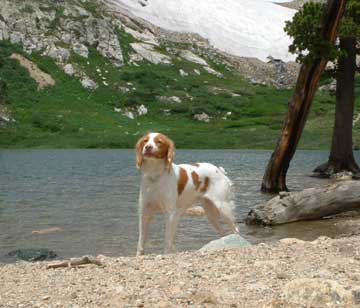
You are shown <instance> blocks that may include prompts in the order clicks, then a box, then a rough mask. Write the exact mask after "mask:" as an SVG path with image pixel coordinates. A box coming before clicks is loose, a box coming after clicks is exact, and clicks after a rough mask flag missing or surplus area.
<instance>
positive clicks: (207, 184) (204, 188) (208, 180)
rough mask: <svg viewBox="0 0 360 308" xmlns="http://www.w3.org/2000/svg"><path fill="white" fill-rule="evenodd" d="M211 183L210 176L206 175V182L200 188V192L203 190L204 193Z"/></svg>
mask: <svg viewBox="0 0 360 308" xmlns="http://www.w3.org/2000/svg"><path fill="white" fill-rule="evenodd" d="M209 184H210V179H209V177H205V182H204V185H203V187H201V188H200V192H203V193H204V192H206V191H207V189H208V187H209Z"/></svg>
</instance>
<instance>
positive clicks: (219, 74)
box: [203, 66, 224, 78]
mask: <svg viewBox="0 0 360 308" xmlns="http://www.w3.org/2000/svg"><path fill="white" fill-rule="evenodd" d="M203 68H204V70H205V71H207V72H208V73H209V74H211V75H214V76H216V77H218V78H223V77H224V75H223V74H221V73H219V72H217V71H215V70H214V69H212V68H211V67H209V66H204V67H203Z"/></svg>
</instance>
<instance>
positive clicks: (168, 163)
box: [166, 138, 175, 171]
mask: <svg viewBox="0 0 360 308" xmlns="http://www.w3.org/2000/svg"><path fill="white" fill-rule="evenodd" d="M166 141H167V143H168V152H167V157H166V168H167V169H168V170H169V171H170V169H171V165H172V162H173V160H174V156H175V144H174V141H172V140H171V139H170V138H167V140H166Z"/></svg>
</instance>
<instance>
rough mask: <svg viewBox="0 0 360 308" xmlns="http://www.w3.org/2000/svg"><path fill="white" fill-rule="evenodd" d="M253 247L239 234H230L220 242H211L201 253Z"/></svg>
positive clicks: (219, 240)
mask: <svg viewBox="0 0 360 308" xmlns="http://www.w3.org/2000/svg"><path fill="white" fill-rule="evenodd" d="M247 246H251V244H250V243H249V242H248V241H247V240H245V239H244V238H243V237H241V236H240V235H239V234H230V235H227V236H224V237H222V238H220V239H218V240H214V241H211V242H210V243H208V244H206V245H205V246H203V247H202V248H201V249H200V251H212V250H221V249H224V248H240V247H247Z"/></svg>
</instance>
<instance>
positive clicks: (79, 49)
mask: <svg viewBox="0 0 360 308" xmlns="http://www.w3.org/2000/svg"><path fill="white" fill-rule="evenodd" d="M72 49H73V51H74V52H75V53H76V54H78V55H79V56H81V57H84V58H88V57H89V49H88V48H87V47H86V46H85V45H83V44H80V43H77V44H75V45H74V46H73V48H72Z"/></svg>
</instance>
